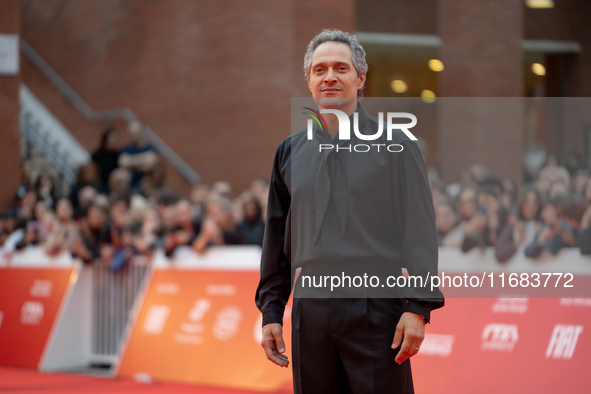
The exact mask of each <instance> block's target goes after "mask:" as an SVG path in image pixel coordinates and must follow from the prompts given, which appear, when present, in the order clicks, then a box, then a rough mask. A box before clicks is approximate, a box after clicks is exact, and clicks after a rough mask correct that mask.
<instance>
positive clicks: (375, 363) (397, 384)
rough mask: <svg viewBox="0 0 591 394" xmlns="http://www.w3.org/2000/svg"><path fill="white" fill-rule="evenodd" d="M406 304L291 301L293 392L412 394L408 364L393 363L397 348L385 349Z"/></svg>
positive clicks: (381, 300)
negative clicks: (292, 302)
mask: <svg viewBox="0 0 591 394" xmlns="http://www.w3.org/2000/svg"><path fill="white" fill-rule="evenodd" d="M303 274H304V272H302V275H303ZM300 278H301V275H300ZM298 280H299V279H298ZM296 286H297V284H296ZM405 302H406V301H405V300H404V299H400V298H365V297H360V298H306V296H305V294H299V296H297V297H294V304H293V310H292V315H291V318H292V358H293V384H294V392H295V393H296V394H301V393H303V394H316V393H318V394H341V393H343V394H344V393H353V394H372V393H375V394H378V393H380V394H384V393H397V394H411V393H414V388H413V383H412V374H411V368H410V360H406V361H405V362H404V363H402V364H400V365H399V364H397V363H396V362H395V361H394V359H395V358H396V354H397V353H398V351H399V349H392V348H391V347H390V346H391V344H392V340H393V338H394V333H395V331H396V324H398V320H399V319H400V316H401V315H402V312H403V307H404V303H405Z"/></svg>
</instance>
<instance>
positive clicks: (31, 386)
mask: <svg viewBox="0 0 591 394" xmlns="http://www.w3.org/2000/svg"><path fill="white" fill-rule="evenodd" d="M0 393H1V394H5V393H54V394H57V393H84V394H85V393H109V394H117V393H125V394H133V393H142V394H152V393H167V394H255V392H253V391H242V390H230V389H221V388H213V387H200V386H189V385H182V384H172V383H151V384H144V383H138V382H135V381H133V380H121V379H110V378H100V377H92V376H82V375H73V374H62V373H40V372H38V371H36V370H33V369H24V368H13V367H0Z"/></svg>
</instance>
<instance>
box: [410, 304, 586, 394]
mask: <svg viewBox="0 0 591 394" xmlns="http://www.w3.org/2000/svg"><path fill="white" fill-rule="evenodd" d="M445 303H446V305H445V307H444V308H443V309H441V310H437V311H434V312H433V314H432V316H431V317H432V321H433V324H430V325H428V326H427V328H426V335H425V340H424V341H423V344H422V346H421V350H420V351H419V353H418V355H417V356H415V357H413V358H412V359H411V364H412V365H413V377H414V382H415V387H416V391H417V393H455V394H461V393H476V392H477V393H491V394H492V393H588V392H589V390H590V384H591V379H590V378H589V375H588V373H589V372H588V367H589V360H590V359H589V352H590V351H591V313H590V312H591V298H551V299H550V298H548V299H540V298H529V299H528V298H496V299H481V298H480V299H447V300H446V301H445Z"/></svg>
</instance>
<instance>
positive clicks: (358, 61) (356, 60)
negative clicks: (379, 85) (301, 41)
mask: <svg viewBox="0 0 591 394" xmlns="http://www.w3.org/2000/svg"><path fill="white" fill-rule="evenodd" d="M325 42H342V43H343V44H347V45H348V46H349V48H350V49H351V60H352V61H353V66H354V67H355V70H356V71H357V76H359V75H362V74H365V73H366V72H367V62H366V61H365V50H364V49H363V47H362V46H361V44H360V43H359V40H358V39H357V37H356V36H354V35H352V34H349V33H347V32H344V31H341V30H337V29H325V30H322V32H320V34H318V35H317V36H316V37H314V38H313V39H312V41H310V43H309V44H308V49H307V50H306V55H305V56H304V75H305V76H306V80H309V79H310V67H311V63H312V55H313V54H314V51H315V50H316V48H318V47H319V46H320V44H324V43H325ZM364 88H365V86H364V87H363V88H361V89H359V91H358V92H357V95H359V96H361V95H362V94H363V89H364Z"/></svg>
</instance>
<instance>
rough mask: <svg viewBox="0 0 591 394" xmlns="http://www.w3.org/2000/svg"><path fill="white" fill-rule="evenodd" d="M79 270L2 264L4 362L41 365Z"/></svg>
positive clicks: (0, 350) (0, 342)
mask: <svg viewBox="0 0 591 394" xmlns="http://www.w3.org/2000/svg"><path fill="white" fill-rule="evenodd" d="M77 273H78V270H77V268H76V267H74V266H68V267H51V268H45V267H0V365H14V366H23V367H37V366H38V364H39V362H40V360H41V357H42V355H43V351H44V349H45V347H46V345H47V343H48V341H49V339H50V335H51V332H52V329H54V326H55V323H56V320H57V319H56V318H57V317H58V315H59V312H60V309H61V308H62V305H64V304H65V299H66V295H67V293H68V290H69V289H70V287H71V286H72V285H73V284H74V283H76V279H77Z"/></svg>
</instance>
